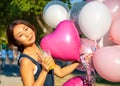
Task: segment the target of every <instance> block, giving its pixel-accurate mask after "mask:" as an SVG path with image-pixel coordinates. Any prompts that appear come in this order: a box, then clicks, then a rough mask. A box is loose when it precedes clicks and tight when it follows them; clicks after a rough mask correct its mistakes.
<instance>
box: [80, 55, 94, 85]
mask: <svg viewBox="0 0 120 86" xmlns="http://www.w3.org/2000/svg"><path fill="white" fill-rule="evenodd" d="M86 55H87V53H85V54H82V55H81V56H80V59H81V62H82V64H83V68H82V70H85V71H86V73H87V76H86V80H85V82H84V83H87V84H88V85H89V86H92V85H94V84H95V79H94V77H93V76H92V72H93V74H95V71H94V68H93V65H92V61H91V60H90V61H89V62H87V61H86V59H85V57H86Z"/></svg>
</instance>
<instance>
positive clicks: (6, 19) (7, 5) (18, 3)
mask: <svg viewBox="0 0 120 86" xmlns="http://www.w3.org/2000/svg"><path fill="white" fill-rule="evenodd" d="M50 1H51V0H0V30H1V31H0V37H1V38H0V40H1V39H5V38H6V34H5V32H6V28H7V26H8V25H9V24H10V23H11V22H12V21H13V20H15V19H25V20H28V21H30V22H31V23H33V24H34V25H35V26H36V28H37V33H38V34H37V37H38V39H40V38H41V37H42V36H44V35H46V34H48V33H50V32H52V31H53V28H51V27H50V26H48V25H47V24H46V23H45V22H44V19H43V9H44V7H45V5H46V4H47V3H48V2H50ZM61 1H63V2H65V3H67V5H69V4H70V3H69V2H70V0H61ZM69 7H70V5H69Z"/></svg>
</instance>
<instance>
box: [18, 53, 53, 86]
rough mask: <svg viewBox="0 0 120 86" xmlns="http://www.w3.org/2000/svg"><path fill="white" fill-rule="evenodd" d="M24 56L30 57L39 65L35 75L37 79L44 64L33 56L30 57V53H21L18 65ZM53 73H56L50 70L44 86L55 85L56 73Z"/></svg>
mask: <svg viewBox="0 0 120 86" xmlns="http://www.w3.org/2000/svg"><path fill="white" fill-rule="evenodd" d="M23 57H24V58H28V59H30V60H31V61H32V62H33V63H34V64H35V65H36V66H37V72H36V73H35V75H34V80H37V78H38V76H39V74H40V72H41V70H42V65H41V64H40V63H38V62H37V61H36V60H34V59H33V58H32V57H30V56H29V55H26V54H20V56H19V59H18V65H19V60H20V59H21V58H23ZM53 73H54V71H53V70H50V71H49V72H48V75H47V77H46V80H45V83H44V86H54V74H53Z"/></svg>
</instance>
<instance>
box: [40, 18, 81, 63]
mask: <svg viewBox="0 0 120 86" xmlns="http://www.w3.org/2000/svg"><path fill="white" fill-rule="evenodd" d="M40 46H41V48H42V49H43V50H49V51H50V53H51V55H52V56H53V57H54V58H55V59H59V60H64V61H76V60H79V56H80V37H79V34H78V31H77V29H76V27H75V25H74V23H73V22H72V21H70V20H64V21H62V22H60V23H59V24H58V26H57V27H56V29H55V31H54V32H53V33H51V34H48V35H46V36H45V37H43V38H42V40H41V42H40Z"/></svg>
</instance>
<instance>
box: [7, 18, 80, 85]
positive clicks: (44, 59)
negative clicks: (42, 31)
mask: <svg viewBox="0 0 120 86" xmlns="http://www.w3.org/2000/svg"><path fill="white" fill-rule="evenodd" d="M35 33H36V31H35V27H34V26H33V25H31V24H30V23H28V22H26V21H24V20H15V21H13V22H12V23H11V24H10V26H9V27H8V29H7V38H8V44H9V46H10V47H11V48H12V46H16V47H17V48H18V50H19V51H20V52H21V54H20V56H19V60H18V61H19V62H18V63H19V66H20V74H21V77H22V81H23V85H24V86H54V74H55V75H57V76H59V77H64V76H66V75H68V74H70V73H71V72H73V71H74V69H76V67H78V65H79V62H74V63H72V64H70V65H68V66H66V67H64V68H61V67H60V66H58V65H57V64H56V63H55V62H54V60H53V58H52V57H51V56H50V55H43V52H42V50H41V49H39V48H38V47H37V45H36V44H35V41H36V37H35ZM53 65H54V69H52V70H51V67H52V66H53Z"/></svg>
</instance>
